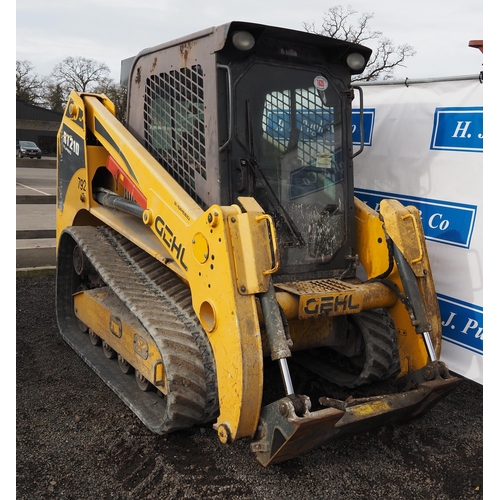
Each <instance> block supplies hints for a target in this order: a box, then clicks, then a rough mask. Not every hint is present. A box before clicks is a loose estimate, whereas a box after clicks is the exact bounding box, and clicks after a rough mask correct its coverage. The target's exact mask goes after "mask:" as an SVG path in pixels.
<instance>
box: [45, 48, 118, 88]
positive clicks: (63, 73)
mask: <svg viewBox="0 0 500 500" xmlns="http://www.w3.org/2000/svg"><path fill="white" fill-rule="evenodd" d="M109 73H110V70H109V67H108V66H107V65H106V64H105V63H101V62H98V61H94V60H93V59H87V58H85V57H80V56H78V57H67V58H66V59H64V61H62V62H61V63H59V64H57V65H56V66H55V67H54V69H53V70H52V73H51V75H50V76H51V79H52V80H53V81H56V82H58V83H59V84H60V85H61V88H62V89H63V90H64V91H65V92H66V93H67V94H69V92H70V91H71V90H72V89H74V90H76V91H77V92H94V90H95V89H96V88H97V87H98V86H100V85H102V83H103V81H105V80H107V79H108V75H109Z"/></svg>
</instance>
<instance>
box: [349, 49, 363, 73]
mask: <svg viewBox="0 0 500 500" xmlns="http://www.w3.org/2000/svg"><path fill="white" fill-rule="evenodd" d="M347 66H349V68H351V69H352V70H353V71H359V70H360V69H363V67H364V66H365V58H364V57H363V56H362V55H361V54H360V53H359V52H353V53H352V54H349V55H348V56H347Z"/></svg>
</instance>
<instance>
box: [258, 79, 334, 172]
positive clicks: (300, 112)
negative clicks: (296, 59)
mask: <svg viewBox="0 0 500 500" xmlns="http://www.w3.org/2000/svg"><path fill="white" fill-rule="evenodd" d="M292 113H295V114H296V116H292ZM333 118H334V112H333V108H327V107H325V106H324V105H323V104H322V102H321V100H320V98H319V96H318V93H317V92H316V91H315V89H314V88H309V89H296V90H295V91H293V92H290V91H284V92H273V93H272V94H268V95H267V97H266V102H265V104H264V114H263V117H262V129H263V131H264V133H265V134H267V137H271V138H272V140H273V141H274V143H277V145H278V147H279V148H280V149H281V150H282V151H284V150H286V149H288V148H290V147H291V146H293V147H296V148H297V155H298V158H300V159H301V160H302V161H303V163H304V164H313V163H315V162H316V159H317V155H318V152H319V151H318V149H320V151H327V150H328V149H331V148H332V147H333ZM292 123H295V124H296V128H295V131H296V133H297V135H296V136H293V132H292V130H293V127H292ZM319 138H321V142H318V140H319ZM325 146H327V149H326V150H325Z"/></svg>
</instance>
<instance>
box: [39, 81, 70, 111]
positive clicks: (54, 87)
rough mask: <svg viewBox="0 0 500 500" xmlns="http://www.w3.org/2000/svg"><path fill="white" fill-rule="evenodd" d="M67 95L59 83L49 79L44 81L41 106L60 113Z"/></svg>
mask: <svg viewBox="0 0 500 500" xmlns="http://www.w3.org/2000/svg"><path fill="white" fill-rule="evenodd" d="M66 101H67V96H66V92H65V91H64V89H63V88H62V86H61V84H60V83H54V82H53V81H51V80H45V81H44V89H43V99H42V106H44V107H45V108H47V109H51V110H52V111H57V112H58V113H62V112H63V111H64V108H65V106H66Z"/></svg>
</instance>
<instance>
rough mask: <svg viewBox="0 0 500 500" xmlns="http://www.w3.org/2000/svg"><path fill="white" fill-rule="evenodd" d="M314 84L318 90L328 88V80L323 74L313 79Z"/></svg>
mask: <svg viewBox="0 0 500 500" xmlns="http://www.w3.org/2000/svg"><path fill="white" fill-rule="evenodd" d="M314 86H315V87H316V88H317V89H318V90H326V89H327V88H328V80H327V79H326V78H325V77H324V76H321V75H320V76H317V77H316V78H315V79H314Z"/></svg>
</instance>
